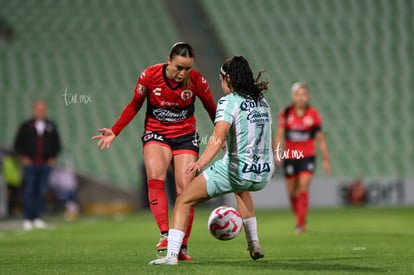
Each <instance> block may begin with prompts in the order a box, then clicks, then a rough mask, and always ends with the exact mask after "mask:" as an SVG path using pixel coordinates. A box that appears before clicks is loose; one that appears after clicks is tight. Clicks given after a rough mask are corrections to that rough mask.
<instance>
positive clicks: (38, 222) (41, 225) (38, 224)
mask: <svg viewBox="0 0 414 275" xmlns="http://www.w3.org/2000/svg"><path fill="white" fill-rule="evenodd" d="M33 225H34V227H35V228H37V229H46V228H47V224H46V223H45V222H44V221H43V220H41V219H35V220H34V222H33Z"/></svg>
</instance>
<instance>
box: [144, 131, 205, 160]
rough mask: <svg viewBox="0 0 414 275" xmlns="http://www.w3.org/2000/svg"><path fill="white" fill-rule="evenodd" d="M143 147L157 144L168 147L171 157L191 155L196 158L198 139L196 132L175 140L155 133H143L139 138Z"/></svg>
mask: <svg viewBox="0 0 414 275" xmlns="http://www.w3.org/2000/svg"><path fill="white" fill-rule="evenodd" d="M141 140H142V143H143V147H145V146H146V145H147V144H150V143H157V144H159V145H161V146H165V147H168V148H169V149H170V150H171V151H172V153H173V155H179V154H192V155H196V156H198V152H199V146H200V138H199V135H198V133H197V132H192V133H189V134H186V135H182V136H178V137H175V138H165V137H164V136H163V135H161V134H159V133H157V132H152V131H149V132H144V135H143V136H142V137H141Z"/></svg>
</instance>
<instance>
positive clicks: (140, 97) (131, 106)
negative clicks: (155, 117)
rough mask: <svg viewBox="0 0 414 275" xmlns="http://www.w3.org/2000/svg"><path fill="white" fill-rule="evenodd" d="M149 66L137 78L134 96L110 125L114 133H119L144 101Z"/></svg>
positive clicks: (147, 85) (147, 86) (147, 84)
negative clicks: (112, 124)
mask: <svg viewBox="0 0 414 275" xmlns="http://www.w3.org/2000/svg"><path fill="white" fill-rule="evenodd" d="M150 68H151V67H149V68H147V69H146V70H145V71H143V72H142V73H141V75H140V77H139V79H138V82H137V85H136V86H135V89H134V96H133V98H132V100H131V101H130V102H129V103H128V105H127V106H126V107H125V108H124V110H123V111H122V113H121V115H120V116H119V118H118V120H117V121H116V122H115V124H114V126H112V128H111V130H112V131H113V132H114V134H115V135H119V133H121V131H122V130H123V129H124V128H125V127H126V126H127V125H128V124H129V123H130V122H131V120H132V119H133V118H134V117H135V115H136V114H137V112H138V111H139V109H140V108H141V106H142V103H144V101H145V98H146V97H147V93H148V89H149V78H150V73H151V72H150Z"/></svg>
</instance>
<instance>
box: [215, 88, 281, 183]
mask: <svg viewBox="0 0 414 275" xmlns="http://www.w3.org/2000/svg"><path fill="white" fill-rule="evenodd" d="M218 121H226V122H228V123H230V124H231V127H230V131H229V133H228V134H227V137H226V154H225V156H224V158H223V162H225V163H226V166H227V167H228V169H229V172H230V173H231V174H233V175H235V176H238V177H240V178H243V179H246V180H250V181H254V182H263V181H270V179H271V177H272V175H273V171H274V160H273V152H272V116H271V111H270V105H269V104H268V103H267V101H266V100H265V99H264V98H263V99H262V100H260V101H258V102H257V103H256V102H255V101H254V100H251V99H245V98H243V97H241V96H239V95H238V94H237V93H234V92H233V93H231V94H229V95H227V96H225V97H222V98H221V99H220V100H219V102H218V105H217V111H216V120H215V123H217V122H218Z"/></svg>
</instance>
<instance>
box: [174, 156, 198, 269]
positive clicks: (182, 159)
mask: <svg viewBox="0 0 414 275" xmlns="http://www.w3.org/2000/svg"><path fill="white" fill-rule="evenodd" d="M173 159H174V174H175V183H176V188H177V196H179V195H180V194H181V193H182V191H183V190H184V189H185V188H186V187H187V186H188V185H189V184H190V182H191V181H192V180H193V179H194V174H193V173H185V168H186V167H187V165H188V164H189V163H191V162H195V161H197V155H195V154H179V155H174V157H173ZM193 220H194V208H192V209H191V210H190V214H189V218H188V224H187V229H186V231H185V235H184V239H183V243H182V246H181V250H180V254H179V256H178V259H179V260H181V261H192V260H193V259H192V258H191V256H190V254H189V253H188V248H187V244H188V238H189V237H190V233H191V228H192V226H193Z"/></svg>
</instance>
